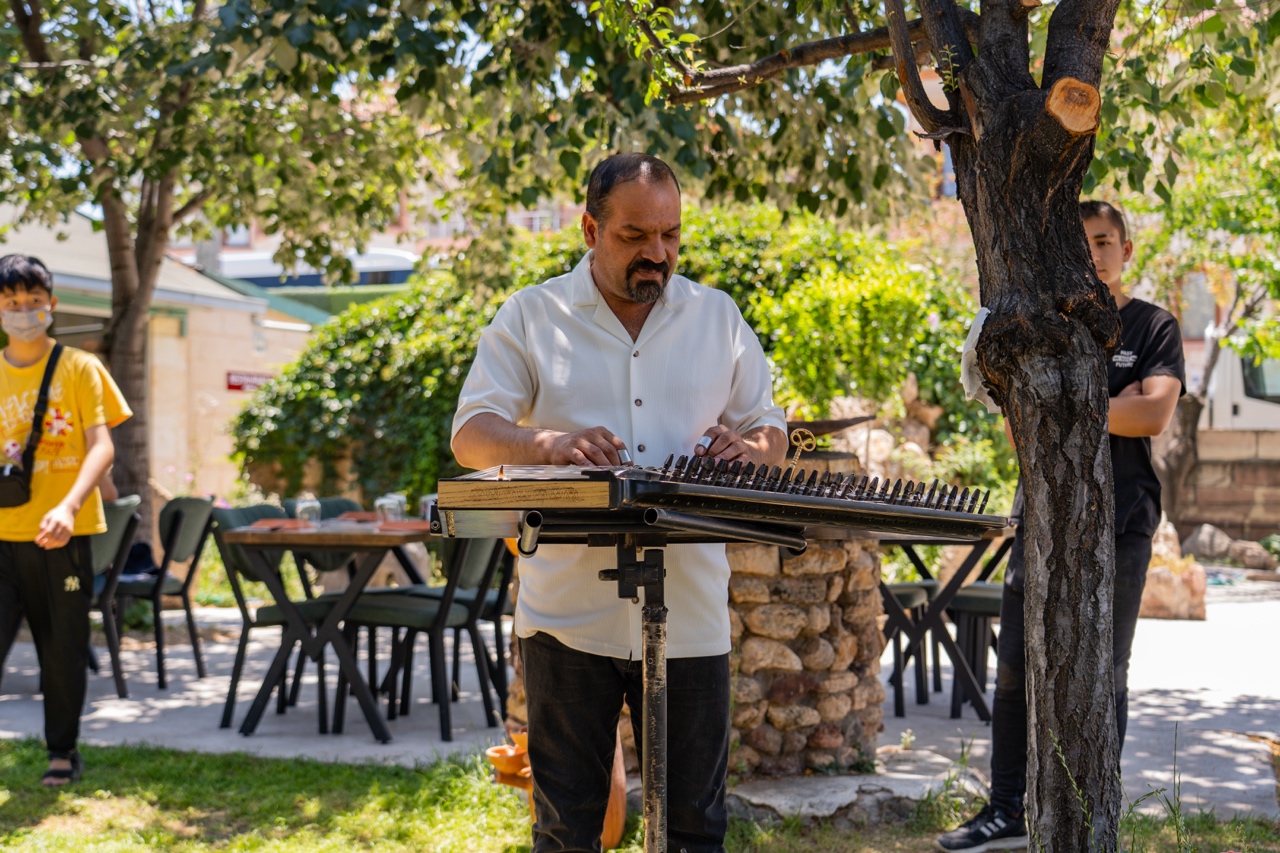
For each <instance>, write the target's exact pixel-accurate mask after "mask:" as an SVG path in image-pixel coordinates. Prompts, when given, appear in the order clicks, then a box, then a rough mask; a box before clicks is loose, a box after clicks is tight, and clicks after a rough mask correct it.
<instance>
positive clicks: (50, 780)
mask: <svg viewBox="0 0 1280 853" xmlns="http://www.w3.org/2000/svg"><path fill="white" fill-rule="evenodd" d="M59 758H65V759H67V760H68V761H70V762H71V766H70V767H59V768H53V767H50V768H49V769H48V770H46V771H44V775H43V776H41V777H40V784H41V785H43V786H44V787H46V788H65V787H66V786H67V785H70V784H72V783H74V782H79V781H80V774H81V773H83V772H84V759H83V758H81V757H80V753H79V752H78V751H76V750H72V752H71V754H70V755H66V756H62V755H54V756H50V758H49V760H50V761H56V760H57V759H59Z"/></svg>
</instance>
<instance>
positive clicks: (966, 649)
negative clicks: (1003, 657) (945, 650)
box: [947, 581, 1004, 719]
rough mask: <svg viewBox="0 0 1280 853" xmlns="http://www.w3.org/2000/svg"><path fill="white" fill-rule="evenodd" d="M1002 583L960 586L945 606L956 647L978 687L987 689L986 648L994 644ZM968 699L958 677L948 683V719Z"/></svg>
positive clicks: (958, 713) (983, 582)
mask: <svg viewBox="0 0 1280 853" xmlns="http://www.w3.org/2000/svg"><path fill="white" fill-rule="evenodd" d="M1003 590H1004V585H1003V584H998V583H988V582H986V581H978V582H977V583H972V584H970V585H969V586H966V587H963V588H961V590H960V591H959V592H957V593H956V597H955V598H953V599H952V600H951V606H950V607H948V608H947V613H948V615H950V616H951V621H953V622H955V625H956V646H957V647H958V648H959V649H960V654H962V655H963V656H964V658H965V660H966V661H968V663H969V668H970V669H971V670H973V676H974V678H975V679H977V681H978V686H979V687H981V688H982V690H983V692H986V688H987V650H988V649H994V648H995V646H996V639H995V632H994V631H993V630H992V625H993V624H994V623H995V621H996V619H998V618H999V617H1000V601H1001V598H1002V596H1003V594H1004V592H1003ZM966 701H969V697H968V696H967V695H966V692H965V689H964V688H963V687H962V686H961V685H960V680H959V679H955V680H954V681H953V682H952V685H951V718H952V719H958V718H959V717H960V712H961V708H962V707H963V705H964V703H965V702H966Z"/></svg>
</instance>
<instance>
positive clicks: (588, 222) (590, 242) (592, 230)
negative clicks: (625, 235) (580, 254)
mask: <svg viewBox="0 0 1280 853" xmlns="http://www.w3.org/2000/svg"><path fill="white" fill-rule="evenodd" d="M582 239H583V241H584V242H585V243H586V244H587V248H588V249H594V248H595V247H596V243H597V242H598V241H599V239H600V223H599V222H597V221H596V218H595V217H594V216H592V215H591V214H590V213H584V214H582Z"/></svg>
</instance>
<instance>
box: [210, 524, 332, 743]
mask: <svg viewBox="0 0 1280 853" xmlns="http://www.w3.org/2000/svg"><path fill="white" fill-rule="evenodd" d="M287 517H288V516H286V514H285V511H284V510H283V509H281V508H280V507H278V506H272V505H270V504H258V505H257V506H245V507H236V508H234V509H220V508H217V507H215V508H214V510H213V523H214V525H213V539H214V542H216V543H217V546H218V552H219V553H220V554H221V555H222V565H223V566H224V567H225V569H226V572H227V581H228V582H229V583H230V584H231V593H232V595H234V596H235V599H236V606H237V607H238V608H240V623H241V624H240V645H239V646H237V647H236V658H235V663H234V664H232V666H231V686H230V687H229V688H228V689H227V701H226V704H225V705H224V706H223V708H222V723H221V727H222V728H224V729H228V728H231V717H232V715H233V714H234V712H235V706H236V688H237V687H238V686H239V684H240V676H241V674H242V673H243V672H244V658H245V651H246V649H247V648H248V646H249V634H250V633H251V632H252V630H253V629H254V628H257V627H259V626H264V625H280V624H283V622H284V619H283V616H282V614H281V613H280V610H279V607H277V606H275V605H267V606H266V607H260V608H258V611H257V613H251V612H250V611H249V604H248V601H247V600H246V599H245V595H244V590H243V588H242V587H241V585H240V579H241V578H244V579H246V580H250V581H260V580H261V577H260V576H259V574H258V570H257V569H256V568H255V567H254V565H253V564H252V563H250V562H249V558H248V556H247V555H246V554H245V552H244V549H243V548H241V547H240V546H239V545H232V544H230V543H229V542H226V541H225V540H224V539H223V538H222V532H223V531H224V530H232V529H234V528H237V527H248V526H249V525H251V524H253V523H254V522H255V521H258V520H259V519H263V518H287ZM266 553H267V557H268V559H269V560H270V562H271V565H272V569H273V570H274V571H276V572H279V570H280V561H281V560H283V559H284V551H268V552H266ZM282 680H283V679H282ZM320 684H321V690H322V691H323V689H324V679H323V678H322V679H321V680H320ZM280 698H281V705H282V706H283V704H284V703H285V701H286V697H285V690H284V686H283V684H281V685H280ZM281 710H283V708H281Z"/></svg>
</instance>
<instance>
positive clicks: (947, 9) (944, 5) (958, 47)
mask: <svg viewBox="0 0 1280 853" xmlns="http://www.w3.org/2000/svg"><path fill="white" fill-rule="evenodd" d="M918 2H919V5H920V19H921V20H922V21H924V29H925V33H926V34H927V35H928V37H929V43H930V44H931V45H933V55H934V57H935V58H936V59H937V60H938V72H939V73H940V74H941V75H942V76H943V78H944V79H950V80H952V81H955V83H957V84H958V83H959V82H960V81H961V80H963V79H964V71H965V69H966V68H968V67H969V63H971V62H972V61H973V48H972V47H971V45H973V44H977V43H978V37H979V36H980V30H981V28H982V25H981V23H980V20H981V19H980V18H979V16H978V15H976V14H974V13H973V12H970V11H968V10H967V9H961V8H960V7H959V6H957V5H956V3H955V0H918ZM984 11H985V9H984ZM946 92H947V103H948V105H949V107H950V109H951V111H952V112H953V113H954V112H958V111H959V108H960V106H961V104H960V97H959V92H958V86H956V85H953V86H951V87H950V88H948V89H947V90H946Z"/></svg>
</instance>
